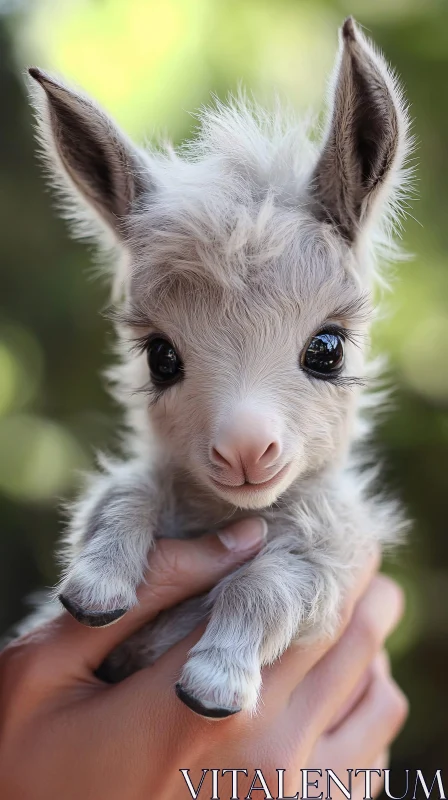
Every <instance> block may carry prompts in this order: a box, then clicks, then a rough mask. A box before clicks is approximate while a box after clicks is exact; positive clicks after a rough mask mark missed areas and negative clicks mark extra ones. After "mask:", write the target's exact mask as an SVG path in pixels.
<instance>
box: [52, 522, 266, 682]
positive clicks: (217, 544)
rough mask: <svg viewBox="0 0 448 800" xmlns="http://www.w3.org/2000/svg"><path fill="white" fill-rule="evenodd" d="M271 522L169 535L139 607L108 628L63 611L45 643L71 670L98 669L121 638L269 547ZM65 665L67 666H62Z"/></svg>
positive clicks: (155, 554) (153, 556)
mask: <svg viewBox="0 0 448 800" xmlns="http://www.w3.org/2000/svg"><path fill="white" fill-rule="evenodd" d="M265 534H266V523H265V522H264V520H262V519H259V518H255V517H252V518H248V519H245V520H240V521H238V522H236V523H234V524H233V525H231V526H228V527H226V528H225V529H223V531H222V532H220V533H219V534H213V535H211V536H204V537H201V538H198V539H195V540H189V541H185V540H179V539H164V540H159V541H158V542H157V545H156V548H155V550H154V551H153V552H152V553H151V556H150V559H149V569H148V573H147V576H146V581H145V583H144V584H143V585H142V586H141V587H140V589H139V591H138V601H139V603H138V605H137V606H136V607H135V608H133V609H132V610H131V611H129V612H128V613H127V614H126V615H125V616H124V617H122V618H121V619H120V620H118V621H117V622H116V623H115V624H114V625H113V626H110V627H108V628H87V627H85V626H83V625H80V624H79V623H78V622H76V621H75V620H74V619H73V618H72V617H71V615H70V614H68V613H66V612H65V613H62V614H61V615H60V616H59V617H58V618H57V619H54V620H52V621H51V622H49V623H47V624H46V625H45V626H43V627H42V630H41V631H40V636H39V639H40V643H41V646H42V643H43V644H44V645H45V646H48V645H54V648H52V651H51V653H50V656H51V658H53V656H54V654H55V653H56V652H57V653H58V656H59V658H60V659H61V660H62V661H63V662H65V663H66V664H67V666H68V667H69V671H70V673H71V674H76V673H79V671H80V670H81V671H85V668H87V669H88V670H89V671H90V670H95V669H97V667H98V666H99V665H100V664H101V662H102V661H103V660H104V658H105V657H106V656H107V655H108V653H110V652H111V650H113V649H114V647H116V646H117V645H118V644H120V642H122V641H124V640H125V639H127V638H129V636H131V635H132V634H133V633H135V631H137V630H139V628H141V627H142V626H143V625H144V624H145V623H146V622H148V621H150V620H152V619H153V618H154V617H155V616H157V614H158V613H159V612H160V611H162V610H164V609H166V608H169V607H170V606H174V605H176V604H177V603H180V602H182V600H185V599H187V598H188V597H192V596H194V595H199V594H202V593H203V592H205V591H207V590H208V589H210V588H211V587H212V586H214V585H215V584H216V583H217V582H218V581H219V580H220V579H221V578H223V577H224V576H225V575H227V574H228V573H230V572H232V571H233V570H234V569H236V568H237V567H238V566H239V565H240V564H242V563H244V562H245V561H246V560H248V559H249V558H251V557H253V556H254V555H255V554H256V553H257V552H258V550H260V548H261V547H262V545H263V542H264V540H265ZM61 668H62V664H61Z"/></svg>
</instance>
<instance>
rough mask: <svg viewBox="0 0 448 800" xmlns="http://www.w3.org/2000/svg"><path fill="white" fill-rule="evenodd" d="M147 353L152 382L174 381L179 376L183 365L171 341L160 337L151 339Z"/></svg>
mask: <svg viewBox="0 0 448 800" xmlns="http://www.w3.org/2000/svg"><path fill="white" fill-rule="evenodd" d="M147 353H148V364H149V369H150V372H151V377H152V379H153V381H154V383H157V384H161V383H166V384H168V383H174V382H175V381H176V380H177V379H178V378H180V376H181V374H182V372H183V365H182V361H181V360H180V358H179V356H178V355H177V353H176V350H175V349H174V347H173V345H172V344H171V342H169V341H168V340H167V339H162V338H161V337H157V338H156V339H151V341H150V342H149V344H148V349H147Z"/></svg>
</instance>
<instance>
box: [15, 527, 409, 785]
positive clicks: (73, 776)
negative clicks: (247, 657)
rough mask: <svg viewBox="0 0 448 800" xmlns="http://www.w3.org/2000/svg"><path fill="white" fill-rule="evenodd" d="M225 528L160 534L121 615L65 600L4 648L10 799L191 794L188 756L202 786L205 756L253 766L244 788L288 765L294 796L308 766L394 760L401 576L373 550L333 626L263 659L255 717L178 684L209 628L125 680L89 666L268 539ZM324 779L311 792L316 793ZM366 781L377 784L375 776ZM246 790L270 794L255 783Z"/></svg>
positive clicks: (216, 763)
mask: <svg viewBox="0 0 448 800" xmlns="http://www.w3.org/2000/svg"><path fill="white" fill-rule="evenodd" d="M227 533H228V536H227V537H226V536H223V537H222V538H221V539H220V538H218V536H215V535H213V536H206V537H203V538H202V539H198V540H195V541H188V542H186V541H176V540H163V541H159V542H158V543H157V547H156V549H155V550H154V552H153V553H152V554H151V557H150V566H149V573H150V574H149V575H148V578H149V580H148V581H147V582H146V583H145V584H144V585H143V586H142V587H141V589H140V590H139V600H140V604H139V606H138V607H137V608H135V609H133V610H132V611H131V612H129V613H128V614H126V616H125V617H123V618H122V619H121V620H120V621H119V622H117V623H116V624H115V625H113V626H111V627H109V628H103V629H99V630H98V629H96V630H95V629H90V628H85V627H83V626H81V625H79V624H78V623H77V622H75V620H74V619H73V618H72V617H71V616H70V615H69V614H67V613H66V612H64V613H61V615H60V617H58V618H57V619H56V620H53V621H52V622H50V623H47V624H45V625H42V626H41V627H40V628H39V629H37V630H34V631H33V632H32V633H31V634H28V635H27V636H24V637H22V638H20V639H17V640H15V641H14V642H12V643H11V644H9V645H8V646H7V647H6V648H5V650H4V651H3V652H2V653H1V654H0V796H1V797H2V798H5V800H44V799H45V800H48V799H49V798H58V800H99V799H100V798H101V800H103V799H104V800H151V798H157V800H183V798H191V793H190V791H189V789H188V788H187V784H186V782H185V779H184V777H183V776H182V774H181V773H180V769H189V775H190V777H191V780H192V782H193V784H194V786H195V787H196V786H197V785H198V783H199V780H200V778H201V775H202V769H203V768H204V769H207V768H208V769H212V768H218V767H219V768H220V769H231V768H234V769H237V768H245V769H247V771H248V777H247V778H246V777H245V776H244V775H243V774H241V775H240V776H239V782H238V787H239V790H238V796H239V797H241V798H244V797H246V794H247V792H248V790H249V787H250V784H251V781H252V779H253V776H254V770H255V769H262V771H263V775H264V777H265V779H266V780H267V782H268V784H269V785H271V783H272V786H273V787H275V791H276V788H277V773H276V769H285V770H286V772H285V796H286V795H287V794H288V793H290V794H295V792H297V791H298V790H301V772H300V770H301V769H305V768H309V769H313V768H318V767H320V768H322V769H323V770H324V769H325V768H331V769H333V770H334V771H335V772H336V774H337V775H339V776H340V777H341V779H344V778H346V777H347V773H346V769H347V768H370V767H372V768H373V767H378V768H382V767H384V766H386V763H387V750H388V747H389V745H390V743H391V742H392V741H393V739H394V738H395V736H396V734H397V732H398V730H399V729H400V728H401V726H402V724H403V722H404V719H405V717H406V713H407V703H406V700H405V698H404V697H403V694H402V693H401V691H400V689H399V688H398V687H397V685H396V683H395V682H394V680H393V678H392V677H391V675H390V672H389V668H388V664H387V659H386V657H385V655H384V652H383V647H384V642H385V639H386V637H387V636H388V635H389V633H390V632H391V630H393V628H394V627H395V626H396V624H397V622H398V620H399V619H400V617H401V614H402V607H403V599H402V594H401V591H400V589H399V587H398V586H397V585H396V584H395V583H394V582H393V581H391V580H390V579H389V578H386V577H385V576H382V575H378V574H377V570H378V558H377V557H376V556H375V557H372V558H370V559H369V561H368V563H366V565H365V566H364V567H363V569H362V570H360V572H359V574H358V576H357V580H356V585H355V586H354V588H353V591H352V592H351V594H350V596H349V597H348V598H347V599H346V603H345V607H344V609H343V612H342V614H341V623H340V627H339V630H338V633H337V636H336V638H335V639H333V640H332V641H325V642H320V643H318V644H313V645H308V646H306V647H305V646H301V645H300V644H298V645H295V646H293V647H291V648H290V649H289V650H288V651H287V652H286V653H285V654H284V655H283V657H282V658H281V659H280V660H279V661H278V662H277V663H276V664H274V665H273V666H272V667H269V668H266V669H265V670H264V671H263V690H262V696H261V703H260V706H259V709H258V711H257V713H256V715H255V716H252V717H251V716H249V715H247V714H245V713H243V712H241V713H240V714H237V715H235V716H233V717H228V718H227V719H224V720H220V721H210V720H207V719H205V718H203V717H199V716H196V715H195V714H193V713H192V711H190V710H189V709H188V708H187V707H186V706H184V705H183V704H182V703H181V702H180V701H179V699H178V698H177V697H176V694H175V692H174V684H175V682H176V679H177V677H178V675H179V672H180V670H181V667H182V665H183V664H184V662H185V659H186V657H187V653H188V650H189V648H190V647H191V646H192V645H193V644H194V642H195V641H197V640H198V638H199V636H200V635H201V630H198V631H196V632H194V634H192V635H191V636H189V637H188V638H187V639H185V640H183V641H182V642H180V643H179V644H178V645H176V646H175V647H173V648H172V649H171V650H170V651H168V652H167V653H166V654H165V655H164V656H163V657H162V658H160V659H159V660H158V661H157V662H156V663H155V664H154V665H153V666H152V667H149V668H147V669H144V670H142V671H140V672H138V673H136V674H134V675H132V676H131V677H130V678H128V679H127V680H125V681H123V682H122V683H120V684H118V685H115V686H110V685H107V684H104V683H102V682H101V681H100V680H99V679H98V678H96V677H95V674H94V671H95V669H96V668H97V667H98V666H99V665H100V663H101V662H102V660H103V659H104V657H105V656H106V655H107V654H108V653H109V652H110V651H111V649H112V648H113V647H114V646H115V645H117V644H118V643H119V642H121V641H122V640H123V639H125V638H126V637H128V636H129V635H130V634H131V633H133V632H134V631H135V630H137V629H138V628H139V627H140V626H141V625H142V624H143V623H144V622H147V621H148V620H151V619H152V618H154V617H155V616H156V614H158V613H159V611H161V610H163V609H165V608H168V607H170V606H172V605H174V604H176V603H178V602H180V601H181V600H183V599H185V598H187V597H189V596H192V595H194V594H198V593H201V592H204V591H206V590H207V589H208V588H210V587H211V586H213V585H214V584H215V583H216V582H217V581H218V580H219V579H220V578H222V577H223V576H224V575H226V574H227V573H229V572H231V571H232V570H234V569H235V567H236V565H238V564H240V563H242V562H244V561H245V560H247V559H248V558H250V557H252V556H253V555H254V554H255V553H256V552H257V551H258V549H259V548H260V547H261V546H262V542H263V538H262V537H263V528H262V526H261V524H259V523H258V521H257V520H254V519H251V520H245V521H243V522H240V523H238V524H236V525H234V526H232V527H230V528H228V529H227ZM315 778H316V775H311V776H310V781H311V780H314V779H315ZM206 779H207V780H209V779H210V780H209V783H207V782H206ZM206 779H204V785H203V789H202V790H201V794H200V795H199V799H200V798H201V797H202V796H204V797H205V798H207V797H210V796H211V794H212V793H211V774H210V773H207V775H206ZM221 781H222V782H221V783H220V795H219V796H220V797H221V800H227V798H229V799H230V798H231V796H232V791H231V776H230V775H227V776H226V778H224V777H222V779H221ZM225 781H226V782H225ZM257 785H258V786H259V785H260V784H259V783H257ZM322 786H323V788H324V790H325V784H322ZM322 786H320V787H319V789H310V794H316V795H317V794H319V791H320V790H321V788H322ZM372 787H373V788H372V791H373V794H374V795H376V794H378V793H379V791H380V788H381V781H380V778H379V777H378V776H376V775H374V776H373V781H372ZM325 794H326V792H325V791H324V796H325ZM363 795H364V786H363V784H361V782H360V780H359V779H358V781H356V782H355V783H354V790H353V795H352V796H353V798H354V800H358V798H359V800H360V798H362V797H363ZM252 796H253V797H258V796H263V794H262V793H261V792H256V791H255V790H254V792H253V795H252ZM274 796H276V795H274ZM333 796H334V797H339V796H340V797H342V795H340V794H338V793H337V792H334V793H333Z"/></svg>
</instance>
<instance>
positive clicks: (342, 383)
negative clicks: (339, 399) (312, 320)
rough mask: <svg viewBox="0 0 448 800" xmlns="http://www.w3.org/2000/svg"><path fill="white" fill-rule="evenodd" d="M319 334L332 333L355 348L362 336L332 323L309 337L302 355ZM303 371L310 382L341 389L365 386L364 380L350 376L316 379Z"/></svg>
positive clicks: (310, 373) (330, 376) (359, 344)
mask: <svg viewBox="0 0 448 800" xmlns="http://www.w3.org/2000/svg"><path fill="white" fill-rule="evenodd" d="M321 333H333V334H334V335H335V336H340V337H341V339H342V340H343V341H344V342H345V341H347V342H350V343H351V344H353V345H354V346H355V347H360V346H361V343H360V339H361V338H362V334H360V333H358V332H357V331H355V330H348V329H347V328H343V327H342V325H337V324H334V323H332V324H330V325H324V326H323V327H322V328H319V330H318V331H317V332H316V333H313V335H312V336H310V338H309V339H308V342H307V343H306V345H305V347H304V349H303V353H305V352H306V349H307V347H308V345H309V344H310V342H311V340H312V339H313V338H314V337H315V336H319V334H321ZM304 371H305V372H306V374H307V376H308V377H309V378H310V380H312V381H318V382H319V383H327V384H331V385H332V386H337V387H339V388H343V389H350V388H352V387H355V386H365V385H366V380H365V379H364V378H357V377H355V376H350V375H327V376H325V377H324V376H322V375H321V376H319V377H317V376H316V375H313V373H312V372H309V371H307V370H304Z"/></svg>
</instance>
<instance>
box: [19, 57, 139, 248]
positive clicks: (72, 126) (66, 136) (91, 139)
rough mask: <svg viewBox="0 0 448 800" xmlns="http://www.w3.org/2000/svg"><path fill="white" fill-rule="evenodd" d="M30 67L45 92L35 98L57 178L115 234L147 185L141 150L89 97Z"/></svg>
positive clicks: (41, 129)
mask: <svg viewBox="0 0 448 800" xmlns="http://www.w3.org/2000/svg"><path fill="white" fill-rule="evenodd" d="M29 73H30V75H31V77H32V78H34V80H35V81H37V83H38V84H39V85H40V87H42V89H43V90H44V92H45V95H44V96H42V93H40V94H39V96H37V95H36V94H34V99H35V106H36V112H37V117H38V123H39V128H40V133H41V141H42V144H43V146H44V150H45V154H46V156H47V159H46V160H47V162H48V163H49V165H50V167H51V168H52V172H53V173H54V175H55V177H56V181H57V184H58V185H60V186H61V188H62V189H63V191H64V195H65V196H66V195H67V194H68V195H69V197H73V199H74V200H75V202H76V197H75V195H77V196H78V198H79V197H81V198H82V199H83V200H84V201H85V202H86V203H87V205H88V206H90V207H91V208H93V209H94V211H95V212H96V214H97V215H99V216H100V217H101V218H102V220H103V222H106V224H107V226H108V227H109V228H110V229H112V230H113V232H114V233H115V234H116V235H117V236H118V237H120V236H121V235H122V221H123V220H124V219H125V218H126V216H127V215H128V214H129V213H130V211H131V209H132V207H133V205H134V204H135V203H136V201H137V200H138V199H139V198H140V197H141V196H142V195H143V194H144V193H148V192H149V191H150V189H151V188H152V184H151V180H150V175H149V170H148V165H147V162H146V160H145V158H144V155H143V153H142V151H140V150H139V148H137V147H136V146H135V145H133V144H132V143H131V142H130V141H129V140H128V139H127V137H126V136H125V135H124V134H123V133H122V132H121V131H120V130H119V128H118V127H117V126H116V125H115V123H114V122H113V121H112V120H111V119H110V117H109V116H108V115H107V114H106V113H105V112H104V111H102V110H101V109H100V108H99V107H98V106H97V105H96V104H95V103H94V102H93V101H92V100H90V98H88V97H87V96H85V95H83V94H81V93H79V92H77V91H74V90H73V89H70V88H68V87H67V86H65V85H64V84H62V83H61V82H59V81H57V80H55V79H54V78H52V77H50V76H49V75H46V74H45V73H43V72H42V71H41V70H39V69H37V68H35V67H33V68H31V69H30V70H29ZM37 91H38V92H39V90H37Z"/></svg>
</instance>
